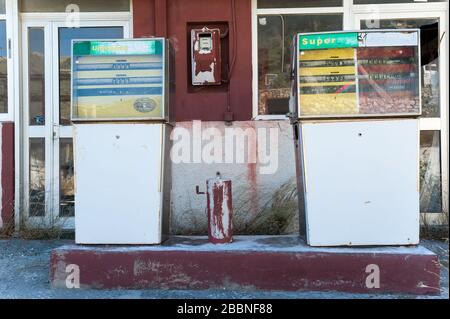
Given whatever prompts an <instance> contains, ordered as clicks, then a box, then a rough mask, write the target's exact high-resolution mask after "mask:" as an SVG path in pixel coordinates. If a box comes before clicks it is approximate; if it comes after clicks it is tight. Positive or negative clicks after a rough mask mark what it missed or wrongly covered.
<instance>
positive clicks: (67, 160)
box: [59, 138, 75, 217]
mask: <svg viewBox="0 0 450 319" xmlns="http://www.w3.org/2000/svg"><path fill="white" fill-rule="evenodd" d="M59 167H60V168H59V216H62V217H73V216H75V210H74V209H75V189H74V167H73V145H72V139H71V138H62V139H60V141H59Z"/></svg>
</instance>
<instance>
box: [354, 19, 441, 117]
mask: <svg viewBox="0 0 450 319" xmlns="http://www.w3.org/2000/svg"><path fill="white" fill-rule="evenodd" d="M368 27H370V28H373V27H376V28H380V29H411V28H420V29H421V37H420V38H421V55H422V57H421V60H422V117H440V114H439V113H440V105H439V103H440V100H439V93H440V92H439V19H382V20H379V24H378V25H377V24H374V23H371V24H370V26H368V25H367V24H366V23H365V21H361V28H362V29H367V28H368Z"/></svg>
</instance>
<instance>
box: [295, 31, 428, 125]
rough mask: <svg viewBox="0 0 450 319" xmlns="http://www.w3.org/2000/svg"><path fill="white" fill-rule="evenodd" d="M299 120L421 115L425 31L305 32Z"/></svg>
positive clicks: (299, 70)
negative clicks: (422, 34)
mask: <svg viewBox="0 0 450 319" xmlns="http://www.w3.org/2000/svg"><path fill="white" fill-rule="evenodd" d="M296 50H298V51H297V61H296V63H297V70H296V72H295V73H296V76H297V94H296V96H297V103H298V110H297V113H298V116H299V118H308V117H311V118H314V117H328V118H333V117H374V116H402V115H419V114H420V113H421V103H420V102H421V101H420V68H419V58H418V57H419V31H418V30H407V31H403V30H402V31H392V30H391V31H387V30H382V31H364V32H336V33H314V34H299V35H298V38H297V47H296Z"/></svg>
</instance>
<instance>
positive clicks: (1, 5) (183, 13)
mask: <svg viewBox="0 0 450 319" xmlns="http://www.w3.org/2000/svg"><path fill="white" fill-rule="evenodd" d="M448 23H449V20H448V1H439V0H429V1H414V0H380V1H373V0H327V1H325V0H324V1H322V0H315V1H312V0H279V1H271V0H214V1H208V0H96V1H89V0H63V1H61V0H58V1H57V0H0V150H1V152H0V211H1V214H0V228H2V229H3V232H8V231H10V230H13V229H15V230H16V231H17V230H20V229H21V228H26V227H31V228H33V227H35V228H41V227H44V228H48V227H54V226H55V225H56V226H57V227H62V228H67V229H71V228H73V216H74V214H76V211H75V209H74V187H73V185H74V170H73V149H72V136H73V135H72V134H73V133H72V126H71V122H70V118H69V114H70V44H71V40H72V39H93V38H99V39H114V38H132V37H134V38H143V37H152V36H162V37H167V38H168V39H169V40H170V43H171V45H172V47H173V49H174V55H175V59H174V61H175V62H174V67H175V84H176V92H175V103H174V105H175V120H176V123H175V126H176V128H180V130H179V131H178V132H179V134H178V135H176V136H174V142H175V143H176V142H179V141H181V140H182V139H183V138H186V139H188V140H189V143H187V144H185V145H188V146H187V147H188V148H189V150H190V152H189V154H190V156H189V158H181V159H180V160H178V161H177V160H175V161H173V163H172V171H173V172H172V198H173V200H172V233H174V234H203V233H206V228H207V217H206V212H205V207H206V200H205V198H204V197H201V196H198V195H197V194H196V191H195V189H196V186H197V185H199V186H200V188H204V187H205V186H204V185H205V181H206V179H207V178H210V177H213V176H215V174H216V172H217V171H220V172H221V174H222V175H223V176H226V177H227V178H230V179H231V180H232V181H233V204H234V210H235V228H236V232H238V233H243V234H256V233H258V234H281V233H293V232H296V231H297V227H298V226H297V225H298V222H297V220H296V219H297V216H296V214H297V207H296V205H297V203H296V188H295V160H294V158H295V156H294V150H293V147H294V146H293V141H292V140H293V139H292V131H291V127H290V123H289V120H288V118H287V117H286V114H287V113H288V112H289V103H288V101H289V93H290V67H291V60H290V59H291V58H290V46H291V42H292V38H293V36H294V34H296V33H300V32H316V31H336V30H353V29H373V28H383V29H392V28H420V29H421V34H422V35H421V41H422V46H421V47H422V50H421V60H422V106H423V115H422V117H421V119H420V129H421V132H420V145H421V147H420V158H421V161H420V169H421V173H420V183H419V185H420V186H419V187H420V194H421V212H422V213H423V214H422V216H423V222H424V223H448V132H449V120H448V118H449V117H448V110H449V107H448V90H447V87H448V64H447V63H448ZM205 26H206V27H208V28H216V29H219V30H220V34H221V37H220V43H221V48H222V50H221V53H220V55H221V61H222V65H221V71H222V72H221V74H222V75H221V84H220V85H215V86H201V87H198V86H195V85H192V82H191V72H192V61H191V43H190V39H191V38H190V34H191V30H192V29H197V28H203V27H205ZM212 130H214V132H215V134H216V136H218V140H217V143H218V144H220V145H226V143H227V141H228V138H229V137H227V134H228V133H229V132H234V134H236V131H238V132H240V133H239V134H241V135H240V136H241V137H242V138H243V141H244V142H243V144H242V145H241V146H242V147H241V146H239V145H237V146H233V149H234V150H235V154H234V155H235V157H234V159H232V160H227V158H226V156H225V155H224V154H223V150H222V151H220V152H219V154H217V156H216V157H214V160H212V161H211V160H208V159H205V157H204V156H202V152H204V151H205V149H204V147H205V146H206V145H207V144H208V141H209V139H210V138H211V136H210V135H211V134H210V133H211V131H212ZM230 134H232V133H230ZM235 138H236V139H237V137H235ZM233 145H234V144H233ZM268 145H270V147H268ZM196 152H200V153H199V154H200V155H199V156H197V155H196V154H197V153H196ZM238 153H239V154H241V153H242V154H245V156H244V157H243V158H239V156H237V155H236V154H238ZM252 154H253V155H254V154H256V156H253V155H252ZM99 160H102V159H99ZM103 160H107V159H103ZM369 182H370V181H369Z"/></svg>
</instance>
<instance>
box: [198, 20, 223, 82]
mask: <svg viewBox="0 0 450 319" xmlns="http://www.w3.org/2000/svg"><path fill="white" fill-rule="evenodd" d="M191 59H192V85H220V84H222V74H221V73H222V72H221V69H222V58H221V49H220V29H209V28H207V27H203V28H202V29H192V30H191Z"/></svg>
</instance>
